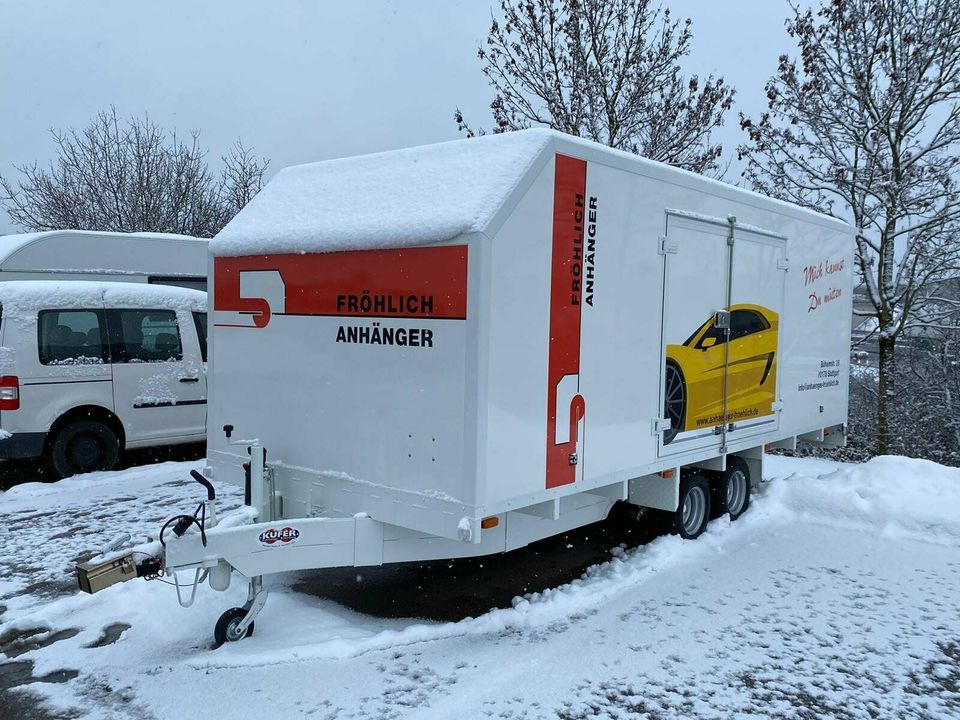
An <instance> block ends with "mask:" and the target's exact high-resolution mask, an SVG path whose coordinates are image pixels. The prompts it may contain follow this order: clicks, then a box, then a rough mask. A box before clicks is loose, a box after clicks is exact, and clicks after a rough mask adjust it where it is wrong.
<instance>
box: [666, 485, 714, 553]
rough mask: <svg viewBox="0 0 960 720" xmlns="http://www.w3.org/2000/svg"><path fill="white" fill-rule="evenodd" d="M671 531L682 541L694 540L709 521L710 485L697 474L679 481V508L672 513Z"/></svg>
mask: <svg viewBox="0 0 960 720" xmlns="http://www.w3.org/2000/svg"><path fill="white" fill-rule="evenodd" d="M673 518H674V519H673V531H674V532H675V533H677V534H678V535H679V536H680V537H682V538H683V539H684V540H694V539H696V538H698V537H700V535H701V534H702V533H703V531H704V530H706V529H707V523H708V522H709V521H710V485H709V483H707V480H706V478H704V477H703V475H700V474H699V473H697V474H694V475H688V476H687V477H685V478H683V479H682V480H681V481H680V507H678V508H677V509H676V511H675V512H674V513H673Z"/></svg>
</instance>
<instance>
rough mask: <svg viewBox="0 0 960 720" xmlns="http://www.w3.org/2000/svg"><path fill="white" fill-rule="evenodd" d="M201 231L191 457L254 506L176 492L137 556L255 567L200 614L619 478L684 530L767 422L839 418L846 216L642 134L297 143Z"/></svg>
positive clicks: (777, 425)
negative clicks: (294, 152)
mask: <svg viewBox="0 0 960 720" xmlns="http://www.w3.org/2000/svg"><path fill="white" fill-rule="evenodd" d="M211 251H212V266H211V270H210V272H211V277H212V282H213V288H212V290H213V291H212V292H211V293H210V298H211V302H212V306H211V313H212V315H211V317H212V319H213V328H212V333H213V341H212V342H211V351H212V352H211V358H210V369H209V373H210V405H209V421H208V424H209V427H210V429H211V430H210V432H209V433H208V466H207V468H206V471H205V473H204V474H205V475H206V476H207V477H208V478H215V479H217V480H220V481H227V482H237V483H246V487H247V504H248V505H249V508H247V509H245V511H244V512H243V513H241V514H240V515H237V516H236V517H234V518H233V519H232V520H231V521H230V522H229V523H225V522H221V524H220V525H219V526H216V525H215V521H213V522H210V521H209V515H210V513H209V512H208V522H206V523H205V526H206V527H205V529H204V533H203V537H201V536H200V534H199V533H186V530H187V526H188V525H190V524H191V523H192V524H198V523H200V521H199V520H198V521H197V522H193V520H192V519H191V517H190V516H186V517H184V518H181V519H180V521H179V524H180V525H181V528H180V529H181V530H183V531H184V534H183V536H182V537H179V538H172V539H169V540H168V541H167V542H166V545H165V550H164V551H163V563H162V568H160V567H151V568H149V569H148V571H149V572H158V571H160V570H161V569H163V570H166V571H167V572H175V571H177V570H181V569H195V571H196V574H195V576H194V579H195V580H200V579H203V578H204V577H209V579H210V582H211V585H212V586H213V587H215V588H217V589H223V588H225V587H226V585H227V584H228V583H229V579H230V574H231V572H232V571H233V570H237V571H239V572H240V573H241V574H243V575H245V576H247V577H248V578H251V585H250V595H249V600H248V603H247V604H246V606H244V607H243V608H234V609H232V610H230V611H228V612H227V613H225V614H224V616H223V617H222V618H221V620H220V622H219V623H218V628H217V637H218V639H219V640H221V641H222V640H235V639H239V638H241V637H244V636H245V635H246V634H247V633H248V632H249V631H250V630H251V629H252V624H251V623H252V620H253V617H254V616H255V615H256V613H257V612H258V611H259V609H260V608H261V607H262V605H263V600H264V598H265V595H264V591H263V590H262V587H261V584H260V577H261V576H262V575H264V574H267V573H272V572H279V571H288V570H296V569H304V568H322V567H334V566H350V565H357V566H361V565H378V564H381V563H390V562H399V561H406V560H417V559H428V558H446V557H463V556H473V555H482V554H486V553H495V552H503V551H507V550H511V549H513V548H517V547H521V546H523V545H525V544H527V543H530V542H532V541H535V540H539V539H541V538H545V537H548V536H550V535H554V534H556V533H560V532H563V531H566V530H568V529H571V528H574V527H578V526H582V525H585V524H587V523H592V522H595V521H597V520H600V519H602V518H604V517H605V516H606V515H607V514H608V512H609V511H610V509H611V507H612V506H613V505H614V503H616V502H618V501H624V502H626V503H630V504H631V505H632V506H635V507H640V508H652V509H656V510H660V511H663V512H666V513H670V514H671V517H672V519H673V520H674V525H675V529H676V531H677V532H679V533H680V534H681V535H683V536H684V537H691V538H692V537H696V536H697V535H699V534H700V533H701V532H702V531H703V529H704V528H705V526H706V523H707V521H708V519H709V517H710V515H711V505H712V506H713V510H714V511H717V510H722V511H726V512H728V513H730V515H731V516H732V517H736V516H737V515H739V514H740V513H742V512H743V511H744V510H746V508H747V505H748V503H749V494H750V486H751V483H755V482H757V481H759V479H760V478H761V474H762V460H763V452H764V449H765V447H770V446H777V447H794V446H795V443H796V441H797V440H798V439H806V440H812V441H817V442H827V443H837V444H839V443H842V442H843V441H844V423H845V421H846V414H847V374H848V362H849V346H848V342H849V336H850V317H851V313H850V302H851V271H852V260H853V237H852V231H851V229H850V228H849V227H848V226H847V225H845V224H844V223H842V222H839V221H836V220H833V219H830V218H827V217H824V216H821V215H818V214H815V213H812V212H809V211H806V210H803V209H800V208H798V207H795V206H792V205H788V204H785V203H781V202H777V201H774V200H770V199H768V198H765V197H761V196H759V195H756V194H754V193H751V192H747V191H745V190H742V189H739V188H735V187H732V186H729V185H725V184H722V183H719V182H715V181H712V180H709V179H705V178H703V177H699V176H697V175H693V174H691V173H688V172H684V171H681V170H677V169H675V168H671V167H668V166H665V165H662V164H659V163H656V162H651V161H647V160H644V159H642V158H639V157H636V156H634V155H630V154H627V153H623V152H618V151H614V150H611V149H609V148H606V147H602V146H599V145H596V144H593V143H590V142H585V141H581V140H578V139H575V138H571V137H569V136H566V135H561V134H559V133H554V132H549V131H541V130H529V131H523V132H517V133H509V134H504V135H497V136H492V137H484V138H479V139H472V140H467V141H458V142H451V143H445V144H440V145H432V146H427V147H421V148H413V149H409V150H401V151H396V152H388V153H382V154H377V155H369V156H364V157H358V158H348V159H344V160H335V161H330V162H324V163H317V164H313V165H304V166H298V167H292V168H288V169H286V170H284V171H282V172H281V173H279V174H278V175H277V176H276V178H275V179H274V180H273V181H272V182H271V183H270V184H269V185H268V186H267V187H266V188H265V189H264V190H263V192H261V193H260V195H258V196H257V198H255V199H254V201H253V202H252V203H251V204H250V205H248V206H247V207H246V208H245V209H244V210H242V211H241V212H240V213H239V215H238V216H237V217H236V218H235V219H234V220H233V221H232V222H231V223H230V224H229V225H228V226H227V227H226V228H225V229H224V230H223V231H222V232H221V233H220V234H219V235H218V236H217V237H216V238H215V239H214V240H213V242H212V243H211ZM220 428H224V429H225V432H224V433H220V432H219V429H220ZM211 495H212V492H211ZM210 509H211V510H214V511H215V508H213V507H212V505H211V506H210ZM200 524H203V523H200ZM156 551H157V549H156V548H154V549H153V550H152V552H156ZM110 562H113V565H110ZM125 562H126V563H127V570H126V572H127V573H128V574H132V573H133V572H134V568H133V565H132V564H131V562H132V561H131V560H130V559H129V557H128V559H127V560H125ZM119 563H120V561H119V560H113V561H111V560H110V558H105V559H102V563H101V564H100V565H98V566H97V567H98V568H100V569H104V568H106V569H107V570H109V571H110V572H112V573H113V575H112V576H105V577H106V579H105V580H104V581H103V582H104V583H107V582H111V581H114V580H115V579H120V575H121V574H122V573H121V572H120V570H118V569H117V568H118V567H119ZM107 570H104V572H106V571H107ZM139 572H141V574H142V573H143V572H144V570H142V569H141V570H140V571H139Z"/></svg>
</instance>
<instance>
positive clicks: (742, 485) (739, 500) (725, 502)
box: [713, 457, 750, 520]
mask: <svg viewBox="0 0 960 720" xmlns="http://www.w3.org/2000/svg"><path fill="white" fill-rule="evenodd" d="M713 497H714V502H716V504H717V506H718V508H717V510H718V515H723V514H724V513H727V514H729V515H730V519H731V520H736V519H737V518H738V517H740V516H741V515H743V514H744V513H745V512H746V511H747V508H749V507H750V468H748V467H747V464H746V463H745V462H744V461H743V460H741V459H740V458H737V457H730V458H728V459H727V469H726V471H724V472H722V473H720V476H719V478H718V481H717V483H716V485H715V486H714V495H713Z"/></svg>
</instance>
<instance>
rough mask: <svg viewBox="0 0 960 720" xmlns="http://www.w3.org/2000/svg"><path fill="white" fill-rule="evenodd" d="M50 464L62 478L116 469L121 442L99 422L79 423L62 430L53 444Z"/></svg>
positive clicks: (78, 421) (84, 421)
mask: <svg viewBox="0 0 960 720" xmlns="http://www.w3.org/2000/svg"><path fill="white" fill-rule="evenodd" d="M49 447H50V452H49V455H48V458H47V465H48V467H49V468H50V470H52V471H53V473H54V474H55V475H56V476H57V477H60V478H65V477H70V476H71V475H77V474H78V473H85V472H94V471H96V470H112V469H113V467H114V466H115V465H116V464H117V459H118V458H119V457H120V441H119V440H118V439H117V435H116V433H114V432H113V430H111V429H110V427H109V426H107V425H105V424H104V423H102V422H99V421H97V420H76V421H74V422H72V423H69V424H68V425H66V426H65V427H63V428H61V429H60V430H59V431H58V432H57V434H56V435H55V436H54V437H53V440H52V441H51V443H50V446H49Z"/></svg>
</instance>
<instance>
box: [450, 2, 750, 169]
mask: <svg viewBox="0 0 960 720" xmlns="http://www.w3.org/2000/svg"><path fill="white" fill-rule="evenodd" d="M500 7H501V10H502V12H503V22H502V23H501V22H500V21H498V20H497V19H494V20H493V23H492V25H491V28H490V33H489V36H488V37H487V41H486V45H485V46H483V45H481V47H480V49H479V57H480V59H481V60H482V61H483V62H484V66H483V72H484V74H485V75H486V76H487V78H488V80H489V82H490V85H491V86H492V87H493V89H494V91H495V93H496V96H495V97H494V100H493V102H492V103H491V104H490V108H491V110H492V111H493V121H494V127H493V132H495V133H499V132H506V131H509V130H519V129H521V128H527V127H533V126H547V127H550V128H553V129H555V130H560V131H562V132H565V133H569V134H571V135H577V136H580V137H585V138H589V139H590V140H594V141H596V142H599V143H603V144H605V145H609V146H610V147H614V148H618V149H620V150H626V151H629V152H633V153H638V154H640V155H643V156H644V157H648V158H651V159H653V160H660V161H663V162H667V163H670V164H672V165H676V166H679V167H683V168H686V169H688V170H693V171H695V172H700V173H705V172H712V173H716V172H717V171H718V170H719V163H718V161H719V158H720V154H721V152H722V147H721V145H719V144H714V143H713V142H712V141H711V131H712V130H713V129H714V128H715V127H718V126H720V125H721V124H722V123H723V115H724V113H725V112H726V111H727V110H729V109H730V106H731V105H732V103H733V96H734V90H733V89H732V88H730V87H727V85H726V84H725V83H724V80H723V78H722V77H720V78H714V77H713V76H712V75H711V76H709V77H707V78H706V80H701V79H700V78H699V77H698V76H696V75H693V76H691V77H690V78H689V79H685V78H684V77H683V76H682V74H681V72H680V60H681V58H683V57H684V56H685V55H687V54H688V53H689V50H690V41H691V39H692V34H691V31H690V20H686V21H684V22H680V21H674V20H673V19H672V18H671V15H670V11H669V10H661V9H660V8H659V7H653V6H651V2H650V0H501V4H500ZM454 119H455V120H456V121H457V125H458V128H459V129H460V130H462V131H465V132H466V133H467V135H468V136H473V135H474V134H475V132H474V131H473V130H472V129H471V128H470V126H469V124H468V123H467V122H466V120H465V119H464V118H463V115H462V114H461V113H460V110H459V109H457V111H456V113H455V115H454ZM476 132H477V133H481V134H482V133H483V130H478V131H476Z"/></svg>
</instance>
